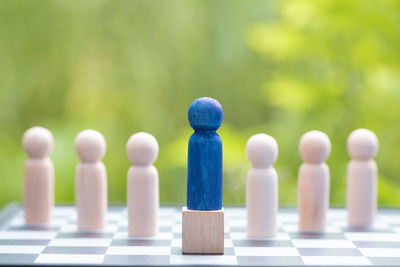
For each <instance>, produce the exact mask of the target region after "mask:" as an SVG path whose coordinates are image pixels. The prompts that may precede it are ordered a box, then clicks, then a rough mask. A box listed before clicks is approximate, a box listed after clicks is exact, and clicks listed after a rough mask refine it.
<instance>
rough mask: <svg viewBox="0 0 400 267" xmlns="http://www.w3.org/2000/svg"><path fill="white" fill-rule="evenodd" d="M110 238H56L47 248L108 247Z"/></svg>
mask: <svg viewBox="0 0 400 267" xmlns="http://www.w3.org/2000/svg"><path fill="white" fill-rule="evenodd" d="M111 241H112V239H111V238H56V239H53V240H51V241H50V243H49V245H48V246H49V247H52V246H54V247H56V246H57V247H108V246H109V245H110V244H111Z"/></svg>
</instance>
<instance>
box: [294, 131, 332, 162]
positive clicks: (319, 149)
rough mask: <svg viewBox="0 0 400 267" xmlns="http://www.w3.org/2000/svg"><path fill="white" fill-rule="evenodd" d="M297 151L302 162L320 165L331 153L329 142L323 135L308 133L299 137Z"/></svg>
mask: <svg viewBox="0 0 400 267" xmlns="http://www.w3.org/2000/svg"><path fill="white" fill-rule="evenodd" d="M299 150H300V156H301V158H302V159H303V161H304V162H307V163H322V162H324V161H325V160H326V159H327V158H328V157H329V154H330V153H331V142H330V140H329V137H328V136H327V135H326V134H325V133H323V132H320V131H310V132H307V133H305V134H304V135H303V136H302V137H301V139H300V144H299Z"/></svg>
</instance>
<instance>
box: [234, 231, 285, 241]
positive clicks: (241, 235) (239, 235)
mask: <svg viewBox="0 0 400 267" xmlns="http://www.w3.org/2000/svg"><path fill="white" fill-rule="evenodd" d="M230 236H231V239H232V240H290V236H289V235H288V234H287V233H282V232H279V233H277V234H276V236H274V237H248V236H247V233H243V232H232V233H230Z"/></svg>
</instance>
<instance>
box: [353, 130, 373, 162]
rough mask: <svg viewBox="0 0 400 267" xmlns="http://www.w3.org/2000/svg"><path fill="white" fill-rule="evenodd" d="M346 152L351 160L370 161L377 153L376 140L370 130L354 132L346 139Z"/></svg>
mask: <svg viewBox="0 0 400 267" xmlns="http://www.w3.org/2000/svg"><path fill="white" fill-rule="evenodd" d="M347 150H348V152H349V155H350V156H351V157H352V158H353V159H357V160H369V159H372V158H373V157H375V155H376V153H377V152H378V138H377V137H376V135H375V134H374V133H373V132H372V131H370V130H367V129H357V130H354V131H353V132H352V133H351V134H350V135H349V137H348V139H347Z"/></svg>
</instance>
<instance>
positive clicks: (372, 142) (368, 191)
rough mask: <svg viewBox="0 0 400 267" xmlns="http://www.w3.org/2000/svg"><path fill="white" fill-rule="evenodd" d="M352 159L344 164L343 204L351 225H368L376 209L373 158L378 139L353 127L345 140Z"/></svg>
mask: <svg viewBox="0 0 400 267" xmlns="http://www.w3.org/2000/svg"><path fill="white" fill-rule="evenodd" d="M347 150H348V152H349V155H350V156H351V158H352V160H351V161H350V162H349V164H348V165H347V192H346V207H347V211H348V223H349V227H351V228H360V229H363V228H370V227H372V226H373V224H374V221H375V216H376V212H377V178H378V168H377V165H376V163H375V161H374V159H373V158H374V157H375V155H376V153H377V152H378V138H377V137H376V135H375V134H374V133H373V132H372V131H370V130H367V129H357V130H354V131H353V132H352V133H351V134H350V135H349V138H348V139H347Z"/></svg>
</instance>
